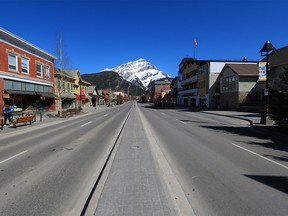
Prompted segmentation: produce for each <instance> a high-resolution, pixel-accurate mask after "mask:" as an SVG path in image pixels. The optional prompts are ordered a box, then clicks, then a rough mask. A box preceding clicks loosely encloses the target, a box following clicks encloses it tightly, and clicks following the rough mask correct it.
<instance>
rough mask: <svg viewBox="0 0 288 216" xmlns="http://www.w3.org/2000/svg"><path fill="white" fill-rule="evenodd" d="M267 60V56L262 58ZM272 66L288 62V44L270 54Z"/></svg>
mask: <svg viewBox="0 0 288 216" xmlns="http://www.w3.org/2000/svg"><path fill="white" fill-rule="evenodd" d="M262 61H264V62H266V57H265V58H263V59H262ZM269 63H270V65H271V67H275V66H279V65H284V64H288V46H285V47H282V48H280V49H277V50H276V51H275V53H274V54H273V55H269Z"/></svg>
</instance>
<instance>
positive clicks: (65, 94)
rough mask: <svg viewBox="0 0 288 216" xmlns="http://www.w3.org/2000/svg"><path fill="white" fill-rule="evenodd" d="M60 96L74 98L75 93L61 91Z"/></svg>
mask: <svg viewBox="0 0 288 216" xmlns="http://www.w3.org/2000/svg"><path fill="white" fill-rule="evenodd" d="M61 97H62V98H71V99H75V98H76V95H75V94H73V93H66V92H65V93H62V94H61Z"/></svg>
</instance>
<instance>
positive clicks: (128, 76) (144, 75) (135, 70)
mask: <svg viewBox="0 0 288 216" xmlns="http://www.w3.org/2000/svg"><path fill="white" fill-rule="evenodd" d="M107 70H112V71H115V72H117V73H118V74H119V75H120V76H122V77H123V79H125V80H127V81H129V82H131V83H133V84H136V85H139V86H140V87H141V88H143V89H144V90H146V89H147V88H148V85H149V84H150V82H152V81H155V80H158V79H162V78H165V77H170V76H168V75H167V74H165V73H164V72H162V71H160V70H158V69H157V68H156V66H154V65H152V64H151V63H150V62H148V61H147V60H146V59H143V58H140V59H138V60H136V61H130V62H128V63H125V64H122V65H120V66H118V67H115V68H112V69H105V71H107Z"/></svg>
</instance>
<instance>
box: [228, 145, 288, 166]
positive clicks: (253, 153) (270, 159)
mask: <svg viewBox="0 0 288 216" xmlns="http://www.w3.org/2000/svg"><path fill="white" fill-rule="evenodd" d="M232 145H234V146H236V147H237V148H240V149H242V150H244V151H247V152H249V153H251V154H254V155H256V156H258V157H260V158H262V159H265V160H267V161H270V162H271V163H274V164H277V165H278V166H281V167H283V168H285V169H288V167H287V166H285V165H283V164H280V163H278V162H276V161H273V160H271V159H269V158H267V157H264V156H262V155H259V154H257V153H255V152H253V151H251V150H249V149H246V148H244V147H241V146H239V145H236V144H235V143H232Z"/></svg>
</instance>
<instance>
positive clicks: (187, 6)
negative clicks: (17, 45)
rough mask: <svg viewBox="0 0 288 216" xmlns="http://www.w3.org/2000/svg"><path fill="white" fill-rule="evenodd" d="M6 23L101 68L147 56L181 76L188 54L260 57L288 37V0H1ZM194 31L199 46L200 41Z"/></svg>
mask: <svg viewBox="0 0 288 216" xmlns="http://www.w3.org/2000/svg"><path fill="white" fill-rule="evenodd" d="M0 5H1V13H0V27H2V28H4V29H6V30H8V31H10V32H12V33H13V34H16V35H17V36H19V37H21V38H23V39H24V40H27V41H29V42H30V43H32V44H34V45H36V46H38V47H40V48H42V49H44V50H45V51H47V52H49V53H51V54H53V55H56V56H58V54H57V44H58V43H59V35H60V33H61V34H62V38H63V52H64V55H65V56H66V58H68V61H67V66H66V67H68V68H78V69H79V70H80V72H81V74H87V73H96V72H99V71H101V70H103V69H105V68H113V67H116V66H119V65H121V64H123V63H127V62H129V61H135V60H138V59H140V58H144V59H146V60H147V61H149V62H151V63H152V64H153V65H155V66H156V67H157V68H158V69H159V70H162V71H163V72H165V73H167V74H169V75H170V76H172V77H174V76H176V75H177V71H178V65H179V63H180V62H181V60H182V58H184V57H194V56H195V57H196V58H197V59H205V60H208V59H214V60H215V59H218V60H224V59H229V60H242V59H243V57H244V56H246V58H247V59H248V60H260V59H261V56H260V54H259V51H260V49H261V48H262V46H263V44H264V43H265V41H266V40H269V41H270V42H271V43H272V44H273V45H274V46H275V47H276V48H281V47H284V46H287V45H288V28H287V26H288V16H287V8H288V1H286V0H234V1H233V0H230V1H227V0H226V1H224V0H222V1H218V0H202V1H199V0H198V1H197V0H134V1H133V0H118V1H117V0H106V1H104V0H62V1H57V0H0ZM194 38H195V39H196V40H197V43H198V46H195V52H194V44H193V40H194Z"/></svg>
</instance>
